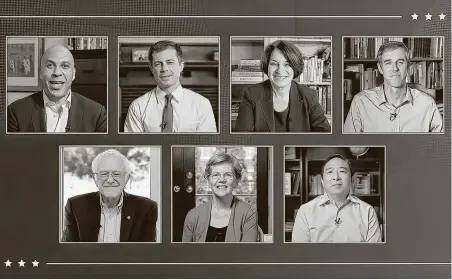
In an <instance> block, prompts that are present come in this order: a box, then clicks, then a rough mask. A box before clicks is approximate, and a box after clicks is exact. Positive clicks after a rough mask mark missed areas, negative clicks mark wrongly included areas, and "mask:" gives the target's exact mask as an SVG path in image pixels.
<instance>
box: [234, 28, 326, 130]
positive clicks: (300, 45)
mask: <svg viewBox="0 0 452 280" xmlns="http://www.w3.org/2000/svg"><path fill="white" fill-rule="evenodd" d="M230 40H231V41H230V44H231V45H230V48H231V51H230V53H231V58H230V60H231V61H230V63H231V75H230V81H231V93H230V94H231V116H230V130H231V132H232V133H327V134H330V133H331V123H332V118H331V115H332V114H331V111H332V98H331V96H332V83H331V73H332V72H331V71H332V63H331V61H332V57H331V53H332V52H331V37H239V36H232V37H231V39H230Z"/></svg>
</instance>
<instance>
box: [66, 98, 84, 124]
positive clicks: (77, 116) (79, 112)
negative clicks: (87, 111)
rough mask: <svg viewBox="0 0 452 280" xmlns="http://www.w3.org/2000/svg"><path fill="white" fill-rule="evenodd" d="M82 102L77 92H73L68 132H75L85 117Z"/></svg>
mask: <svg viewBox="0 0 452 280" xmlns="http://www.w3.org/2000/svg"><path fill="white" fill-rule="evenodd" d="M81 107H82V103H81V102H80V101H79V99H78V96H77V93H75V92H72V93H71V108H70V109H69V118H68V120H67V123H68V125H67V127H68V128H69V129H68V132H75V131H77V128H78V126H79V124H80V122H81V121H82V118H83V108H81Z"/></svg>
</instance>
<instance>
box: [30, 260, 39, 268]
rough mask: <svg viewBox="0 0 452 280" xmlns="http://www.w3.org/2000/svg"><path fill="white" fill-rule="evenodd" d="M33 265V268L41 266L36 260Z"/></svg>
mask: <svg viewBox="0 0 452 280" xmlns="http://www.w3.org/2000/svg"><path fill="white" fill-rule="evenodd" d="M31 263H32V264H33V267H38V266H39V262H38V261H37V260H35V261H34V262H31Z"/></svg>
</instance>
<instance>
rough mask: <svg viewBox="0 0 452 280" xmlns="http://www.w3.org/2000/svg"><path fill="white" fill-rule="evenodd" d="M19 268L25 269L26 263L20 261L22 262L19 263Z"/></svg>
mask: <svg viewBox="0 0 452 280" xmlns="http://www.w3.org/2000/svg"><path fill="white" fill-rule="evenodd" d="M18 264H19V267H25V264H26V262H24V261H23V260H22V259H21V260H20V262H18Z"/></svg>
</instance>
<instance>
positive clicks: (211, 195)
mask: <svg viewBox="0 0 452 280" xmlns="http://www.w3.org/2000/svg"><path fill="white" fill-rule="evenodd" d="M272 156H273V149H272V147H263V146H262V147H261V146H173V147H172V242H173V243H175V242H220V243H235V242H245V243H254V242H262V243H272V242H273V177H272V170H273V166H272V165H273V159H272Z"/></svg>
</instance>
